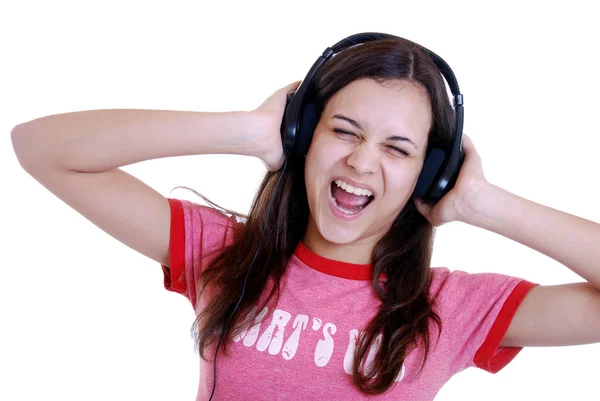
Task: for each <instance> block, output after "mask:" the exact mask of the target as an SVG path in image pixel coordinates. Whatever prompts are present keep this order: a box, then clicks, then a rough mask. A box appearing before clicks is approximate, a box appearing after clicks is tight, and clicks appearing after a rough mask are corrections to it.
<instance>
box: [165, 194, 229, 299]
mask: <svg viewBox="0 0 600 401" xmlns="http://www.w3.org/2000/svg"><path fill="white" fill-rule="evenodd" d="M168 201H169V204H170V207H171V228H170V240H169V265H170V266H169V267H167V266H164V265H161V267H162V270H163V274H164V286H165V288H166V289H167V290H169V291H173V292H177V293H180V294H182V295H184V296H185V297H186V298H187V299H188V300H189V301H190V302H191V303H192V306H193V307H194V308H196V301H197V294H198V291H197V290H198V279H199V278H200V274H201V273H202V271H203V270H204V269H205V268H206V267H207V266H208V265H209V264H210V262H211V261H212V260H213V259H214V258H215V257H216V256H217V255H218V254H219V251H221V250H222V249H223V248H224V247H225V246H227V245H229V244H230V243H231V242H232V240H233V231H234V229H235V227H236V226H237V224H239V223H237V222H236V220H235V217H229V216H227V215H226V214H224V213H222V212H220V211H219V210H216V209H213V208H210V207H207V206H203V205H198V204H196V203H193V202H190V201H186V200H179V199H171V198H168Z"/></svg>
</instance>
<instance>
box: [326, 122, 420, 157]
mask: <svg viewBox="0 0 600 401" xmlns="http://www.w3.org/2000/svg"><path fill="white" fill-rule="evenodd" d="M331 118H332V119H334V118H337V119H339V120H344V121H347V122H349V123H350V124H351V125H352V126H354V127H356V128H358V129H359V130H361V131H364V129H363V127H362V126H361V125H360V124H359V123H358V121H356V120H353V119H351V118H350V117H346V116H345V115H343V114H336V115H334V116H333V117H331ZM385 139H386V140H388V141H405V142H410V143H411V144H412V145H413V146H414V147H415V148H416V149H419V148H418V146H417V145H415V143H414V142H413V141H412V140H411V139H410V138H407V137H405V136H400V135H392V136H388V137H387V138H385Z"/></svg>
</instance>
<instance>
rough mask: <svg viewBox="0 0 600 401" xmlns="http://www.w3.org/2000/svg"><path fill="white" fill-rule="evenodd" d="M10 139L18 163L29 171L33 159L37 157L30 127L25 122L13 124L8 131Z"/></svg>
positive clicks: (32, 164)
mask: <svg viewBox="0 0 600 401" xmlns="http://www.w3.org/2000/svg"><path fill="white" fill-rule="evenodd" d="M10 139H11V142H12V146H13V150H14V152H15V155H16V156H17V160H18V161H19V164H20V165H21V167H23V169H25V171H27V172H30V171H31V169H32V168H33V166H34V162H35V160H36V159H39V157H37V158H36V156H35V153H36V147H35V146H34V139H33V132H32V131H31V129H30V127H29V126H28V125H27V124H26V123H25V124H19V125H17V126H15V127H14V128H13V129H12V131H11V132H10ZM37 151H39V149H38V150H37Z"/></svg>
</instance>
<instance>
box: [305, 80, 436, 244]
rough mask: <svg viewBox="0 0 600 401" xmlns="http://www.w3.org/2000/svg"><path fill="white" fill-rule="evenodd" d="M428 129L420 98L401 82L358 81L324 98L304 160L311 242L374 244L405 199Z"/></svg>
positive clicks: (427, 111) (427, 110) (425, 102)
mask: <svg viewBox="0 0 600 401" xmlns="http://www.w3.org/2000/svg"><path fill="white" fill-rule="evenodd" d="M431 123H432V114H431V105H430V100H429V96H428V94H427V93H426V91H425V89H423V88H421V87H418V86H416V85H415V84H414V83H411V82H408V81H404V80H394V81H387V82H386V83H385V84H380V83H378V82H377V81H375V80H372V79H360V80H357V81H354V82H352V83H350V84H349V85H347V86H346V87H344V88H343V89H341V90H340V91H338V92H337V93H336V94H335V95H334V96H332V97H331V99H330V100H329V102H328V103H327V105H326V107H325V109H324V110H323V113H322V115H321V119H320V120H319V123H318V125H317V127H316V128H315V132H314V135H313V139H312V142H311V145H310V148H309V151H308V154H307V155H306V164H305V183H306V192H307V196H308V205H309V207H310V217H309V223H308V229H307V233H306V234H307V235H308V236H312V241H314V240H315V238H317V237H318V238H319V239H320V240H321V241H322V240H325V241H327V242H330V243H334V244H350V243H357V244H358V243H359V244H363V245H367V244H372V245H374V244H375V243H376V242H377V241H378V240H379V239H380V238H381V237H382V236H383V235H384V234H385V233H386V232H387V231H388V229H389V228H390V226H391V224H392V222H393V221H394V218H395V217H396V216H397V215H398V213H400V211H401V210H402V208H403V207H404V205H405V204H406V202H407V201H408V200H409V198H410V197H411V195H412V193H413V190H414V188H415V186H416V183H417V179H418V177H419V173H420V171H421V167H422V165H423V161H424V156H425V149H426V147H427V135H428V133H429V129H430V127H431ZM405 153H406V154H405ZM335 181H337V184H336V183H335ZM338 184H340V185H342V187H344V186H345V187H346V189H345V190H344V189H342V188H338ZM348 185H351V186H353V187H355V188H360V189H363V191H357V190H354V191H353V192H354V194H350V193H348V189H350V190H352V188H348ZM364 189H367V190H368V191H370V193H372V194H373V195H372V196H370V193H369V192H366V191H364ZM356 192H358V194H356ZM365 192H366V195H365ZM361 195H362V196H361ZM367 199H369V200H368V203H367V204H366V206H364V207H363V206H360V205H362V204H363V203H364V201H365V200H367ZM342 205H345V206H346V208H345V209H344V208H343V207H342Z"/></svg>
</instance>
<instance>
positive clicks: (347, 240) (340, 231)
mask: <svg viewBox="0 0 600 401" xmlns="http://www.w3.org/2000/svg"><path fill="white" fill-rule="evenodd" d="M316 225H317V229H318V230H319V234H321V237H323V239H324V240H325V241H327V242H330V243H332V244H337V245H347V244H351V243H353V242H356V241H357V240H359V239H360V238H361V237H362V235H363V234H364V233H363V231H362V230H360V229H354V230H351V229H348V228H346V227H340V226H339V225H337V224H335V223H331V222H325V223H324V224H323V221H321V223H317V224H316Z"/></svg>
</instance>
